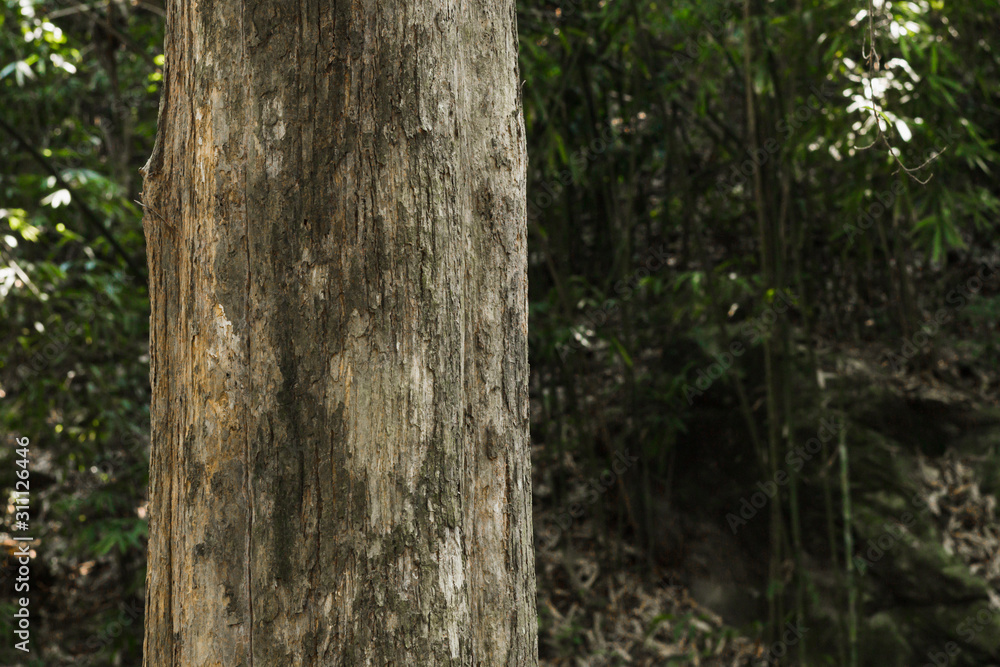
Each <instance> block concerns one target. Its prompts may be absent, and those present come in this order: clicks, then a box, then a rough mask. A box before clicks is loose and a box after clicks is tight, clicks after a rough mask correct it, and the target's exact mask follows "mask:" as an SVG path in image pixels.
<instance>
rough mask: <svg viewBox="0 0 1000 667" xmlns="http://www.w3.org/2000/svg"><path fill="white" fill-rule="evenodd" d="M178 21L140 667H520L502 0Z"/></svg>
mask: <svg viewBox="0 0 1000 667" xmlns="http://www.w3.org/2000/svg"><path fill="white" fill-rule="evenodd" d="M166 4H167V16H168V19H167V23H168V29H167V37H166V44H165V53H166V69H165V83H164V92H163V98H162V101H161V107H160V120H159V127H158V133H157V140H156V146H155V148H154V150H153V154H152V156H151V157H150V160H149V162H148V164H147V165H146V167H145V168H144V176H145V185H144V190H145V193H144V198H145V204H146V215H145V218H144V228H145V233H146V238H147V243H148V253H149V268H150V298H151V300H152V318H151V340H150V347H151V356H152V362H151V363H152V369H151V382H152V386H153V399H152V420H153V427H152V429H153V433H152V455H151V458H152V460H151V469H150V517H151V519H150V521H151V523H150V539H149V573H148V579H147V593H146V595H147V597H146V600H147V602H146V624H147V626H146V635H145V664H146V665H148V666H149V667H166V666H167V665H184V666H187V665H191V666H195V665H197V666H199V667H200V666H203V665H222V666H226V667H230V666H235V665H245V666H247V667H249V666H251V665H253V666H258V667H260V666H271V665H517V666H522V665H533V664H536V662H537V644H536V633H537V630H536V617H535V601H534V600H535V575H534V555H533V550H532V528H531V493H530V459H529V450H528V395H527V374H528V368H527V363H528V362H527V285H526V262H527V255H526V241H527V239H526V222H525V166H526V154H525V140H524V129H523V119H522V115H521V97H520V88H519V85H518V77H517V32H516V25H515V9H514V2H513V0H503V1H502V2H486V1H485V0H472V1H471V2H447V1H446V0H385V1H380V2H376V1H374V0H355V1H348V0H327V1H322V0H301V2H296V3H289V2H284V1H278V0H266V1H250V0H245V1H243V2H232V3H229V2H219V3H193V2H183V1H182V0H168V1H167V3H166Z"/></svg>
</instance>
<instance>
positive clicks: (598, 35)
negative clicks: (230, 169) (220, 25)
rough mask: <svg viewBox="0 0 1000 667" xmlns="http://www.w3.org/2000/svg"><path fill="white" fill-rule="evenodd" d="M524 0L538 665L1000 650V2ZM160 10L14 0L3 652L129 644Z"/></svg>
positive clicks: (73, 659)
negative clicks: (26, 456)
mask: <svg viewBox="0 0 1000 667" xmlns="http://www.w3.org/2000/svg"><path fill="white" fill-rule="evenodd" d="M518 23H519V31H520V39H521V55H520V67H521V77H522V79H524V81H525V83H524V86H523V98H524V113H525V122H526V127H527V131H528V150H529V158H530V162H529V188H528V200H529V206H528V208H529V211H528V215H529V222H528V224H529V233H530V237H529V253H530V257H529V271H530V276H529V284H530V308H531V320H530V355H531V391H532V407H531V413H532V441H533V463H534V506H535V540H536V553H537V573H538V614H539V628H540V635H539V652H540V657H541V659H542V662H543V664H547V665H624V664H637V665H697V664H701V665H745V664H757V665H765V664H771V665H793V664H795V665H852V666H853V665H879V666H880V667H882V666H892V665H900V666H904V665H905V666H913V665H924V664H928V665H938V666H940V665H946V664H949V665H970V666H971V665H980V666H981V665H990V664H993V665H1000V596H998V593H1000V549H998V544H1000V543H998V537H1000V527H998V522H997V518H996V502H995V499H994V498H995V496H996V494H997V492H998V490H1000V458H998V454H1000V452H998V447H1000V409H998V405H997V396H998V393H997V392H998V387H1000V375H998V361H1000V348H998V342H1000V341H998V338H997V325H998V320H1000V273H998V269H1000V253H998V248H997V242H996V240H997V223H998V204H1000V201H998V194H1000V187H998V183H997V173H998V170H1000V155H998V153H997V139H998V138H1000V71H998V70H1000V53H998V52H997V49H998V47H1000V44H998V42H997V35H998V34H1000V4H998V3H997V1H996V0H966V1H965V2H961V3H945V2H942V1H940V0H930V1H928V0H915V1H907V2H895V1H894V2H891V3H890V2H874V1H869V2H864V1H863V2H855V3H846V2H837V1H833V0H796V1H795V2H781V1H777V0H775V1H773V2H760V1H759V0H753V1H747V2H726V1H720V0H703V1H702V2H697V3H695V2H688V1H687V0H672V1H670V2H666V1H664V0H561V1H552V2H547V1H545V0H539V1H535V0H522V1H521V2H520V3H519V6H518ZM163 30H164V12H163V9H162V6H161V4H160V2H158V1H157V0H98V1H97V2H77V1H76V0H55V1H43V0H0V137H2V140H0V317H2V319H3V322H4V325H5V326H4V327H3V331H2V332H0V336H2V343H0V420H2V424H3V433H4V438H5V440H4V443H3V444H4V445H5V446H4V447H3V448H2V449H0V489H3V491H2V493H3V497H4V499H5V501H6V502H5V503H4V505H6V513H7V517H6V521H5V525H4V530H6V531H7V532H4V533H0V543H2V544H3V545H4V549H5V553H6V555H7V563H6V569H5V570H4V573H5V574H4V577H3V581H2V582H0V583H2V585H0V637H3V638H4V639H3V641H2V646H0V663H2V664H9V665H13V664H19V665H48V666H56V665H138V664H140V662H141V653H142V620H143V587H144V576H145V562H144V558H145V540H146V527H147V523H146V514H145V502H146V486H147V482H148V470H147V468H148V451H149V441H148V431H149V428H148V426H149V409H148V403H149V383H148V373H149V357H148V346H147V337H148V318H149V302H148V291H147V288H146V283H145V279H146V278H145V276H146V262H145V256H144V242H143V232H142V225H141V222H140V218H141V214H142V205H141V204H140V203H139V202H141V201H142V195H141V192H140V190H141V186H142V182H141V178H140V175H139V173H138V169H139V168H140V167H141V166H142V165H143V164H144V163H145V161H146V159H147V158H148V156H149V154H150V152H151V149H152V142H153V137H154V130H155V125H156V115H157V107H158V102H159V96H160V87H161V84H162V80H163V72H162V64H163V57H162V47H163ZM15 437H29V438H30V439H31V466H32V473H31V498H32V506H31V512H32V521H33V523H32V526H31V531H32V534H33V536H34V537H35V538H37V539H36V541H35V542H34V543H33V549H34V551H35V558H34V560H33V563H32V575H31V576H32V591H31V595H32V605H33V607H32V613H33V620H32V629H33V634H32V652H31V653H30V654H27V655H26V654H23V653H20V652H17V651H13V650H12V649H11V646H12V644H13V641H12V640H11V639H10V638H11V637H12V627H11V623H12V614H13V611H14V609H15V602H14V598H15V595H14V592H13V576H14V570H13V566H14V564H15V561H14V559H13V558H12V556H11V554H12V553H13V550H14V548H15V547H14V544H15V543H14V541H13V539H12V537H13V534H14V533H13V531H12V529H11V528H10V526H11V525H12V519H13V514H12V512H13V503H12V501H9V500H7V499H8V498H9V497H10V491H11V490H12V489H13V487H14V481H15V479H16V478H15V470H16V467H15V452H14V450H15V447H14V438H15ZM848 491H849V493H848Z"/></svg>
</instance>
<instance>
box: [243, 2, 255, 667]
mask: <svg viewBox="0 0 1000 667" xmlns="http://www.w3.org/2000/svg"><path fill="white" fill-rule="evenodd" d="M246 25H247V24H246V3H241V4H240V35H241V37H242V39H240V48H241V50H242V51H243V53H242V54H241V55H242V57H241V62H242V63H243V69H244V74H245V77H249V75H250V72H249V70H248V66H247V64H248V60H247V56H246V48H247V34H246ZM243 109H244V113H245V112H246V111H247V110H248V109H250V106H249V105H248V104H246V102H244V105H243ZM249 121H250V119H249V118H246V119H244V123H243V131H244V132H247V131H248V129H247V128H249V127H250V122H249ZM245 141H246V140H245V138H244V145H245ZM240 176H241V178H242V179H243V201H244V207H243V208H244V211H243V242H244V244H246V255H247V278H246V280H247V301H246V310H245V311H244V316H243V335H244V336H246V383H247V388H246V391H245V392H244V393H243V405H242V408H243V412H244V418H243V423H244V424H245V425H247V427H246V428H245V429H244V431H243V451H244V452H245V453H244V459H245V460H244V462H243V465H244V474H243V479H244V482H243V483H244V485H245V496H246V503H247V511H246V515H247V548H246V577H247V644H248V646H247V653H248V660H249V667H253V663H254V652H253V633H254V625H253V598H254V592H253V576H252V566H253V558H252V556H253V551H252V549H253V514H254V502H253V489H252V487H251V486H250V471H251V470H252V469H253V461H252V459H251V457H250V428H249V424H250V419H249V417H250V401H251V400H252V399H253V395H254V394H253V364H252V363H251V359H252V357H251V355H250V352H251V345H252V338H253V335H252V333H253V332H252V328H253V312H252V311H251V307H252V302H251V294H252V292H253V261H252V260H253V258H252V257H251V256H250V211H249V207H248V206H247V205H246V204H247V202H248V201H249V198H248V196H247V172H246V166H244V168H243V170H242V172H241V174H240Z"/></svg>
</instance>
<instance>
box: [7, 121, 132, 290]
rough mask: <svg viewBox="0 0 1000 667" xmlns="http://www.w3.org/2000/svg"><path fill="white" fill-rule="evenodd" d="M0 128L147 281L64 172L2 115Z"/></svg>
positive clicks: (130, 269)
mask: <svg viewBox="0 0 1000 667" xmlns="http://www.w3.org/2000/svg"><path fill="white" fill-rule="evenodd" d="M0 128H2V129H3V130H4V132H6V133H7V134H9V135H10V136H11V137H13V138H14V140H15V141H17V143H19V144H21V147H22V148H24V150H26V151H27V152H28V154H30V155H31V157H33V158H34V159H35V161H36V162H38V164H40V165H41V166H42V168H43V169H45V171H47V172H48V173H49V174H51V175H52V177H53V178H55V179H56V183H58V184H59V185H60V186H61V187H62V188H64V189H66V190H68V191H69V193H70V200H71V201H72V202H73V203H75V204H76V206H77V208H78V209H79V210H80V212H81V213H82V214H83V217H84V219H85V220H86V222H87V224H88V225H89V226H90V227H91V228H92V229H93V230H94V231H95V232H96V233H97V235H99V236H101V237H102V238H104V240H105V241H107V242H108V243H109V244H111V248H112V249H113V250H114V251H115V254H116V255H118V256H119V257H121V258H122V261H124V262H125V265H126V266H127V267H128V269H129V271H130V272H131V273H132V275H133V276H134V277H135V278H136V279H138V280H139V281H141V282H145V281H146V274H145V273H144V272H143V271H142V270H140V268H139V266H138V265H137V264H136V263H135V262H134V261H132V259H131V258H130V257H129V256H128V253H126V252H125V249H124V248H123V247H122V246H121V244H120V243H118V240H117V239H115V237H114V236H112V235H111V232H109V231H108V230H107V228H106V227H105V226H104V223H103V222H102V221H101V218H100V216H98V215H97V213H95V212H94V210H93V209H92V208H90V207H89V206H87V204H86V203H84V201H83V198H82V197H80V196H79V195H78V194H77V193H76V192H75V190H74V188H73V187H72V186H70V184H69V183H68V182H67V181H66V179H65V178H63V177H62V174H60V173H59V170H57V169H56V168H55V167H54V166H53V165H52V163H51V162H49V161H48V160H47V159H46V158H45V156H44V155H42V154H41V153H40V152H38V150H37V149H36V148H35V147H34V146H32V145H31V144H30V143H29V142H28V140H27V139H25V138H24V136H23V135H22V134H21V133H20V132H18V131H17V130H16V129H14V128H13V127H11V126H10V125H8V124H7V121H5V120H4V119H3V118H2V117H0ZM89 240H91V241H93V240H94V237H93V236H91V237H90V239H89Z"/></svg>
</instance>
